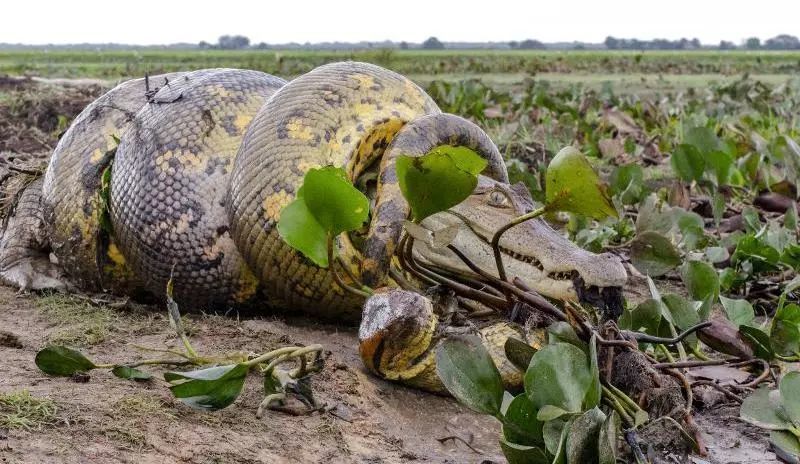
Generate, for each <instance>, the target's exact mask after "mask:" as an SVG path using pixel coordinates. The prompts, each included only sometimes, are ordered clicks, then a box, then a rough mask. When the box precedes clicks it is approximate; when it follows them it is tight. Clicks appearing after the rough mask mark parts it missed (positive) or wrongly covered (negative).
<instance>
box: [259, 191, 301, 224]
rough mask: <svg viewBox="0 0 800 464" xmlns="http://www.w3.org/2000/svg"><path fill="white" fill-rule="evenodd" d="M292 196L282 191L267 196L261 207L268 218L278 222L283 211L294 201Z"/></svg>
mask: <svg viewBox="0 0 800 464" xmlns="http://www.w3.org/2000/svg"><path fill="white" fill-rule="evenodd" d="M292 199H293V198H292V196H291V195H289V194H288V193H286V190H281V191H280V192H278V193H273V194H272V195H267V196H266V197H265V198H264V201H263V203H262V205H261V208H262V209H263V210H264V214H265V215H266V217H267V218H269V219H272V220H273V221H277V220H278V219H279V218H280V216H281V210H283V207H284V206H286V205H288V204H289V203H290V202H291V201H292Z"/></svg>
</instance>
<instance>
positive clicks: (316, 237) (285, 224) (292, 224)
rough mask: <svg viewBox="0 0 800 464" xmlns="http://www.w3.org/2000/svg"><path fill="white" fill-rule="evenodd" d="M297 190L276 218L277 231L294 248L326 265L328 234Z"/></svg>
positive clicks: (318, 264)
mask: <svg viewBox="0 0 800 464" xmlns="http://www.w3.org/2000/svg"><path fill="white" fill-rule="evenodd" d="M302 192H303V189H302V188H301V189H300V190H299V191H298V194H297V198H295V199H294V201H292V202H291V203H289V204H288V205H286V207H284V208H283V211H281V217H280V219H279V220H278V233H279V234H280V236H281V238H283V240H284V241H285V242H286V243H287V244H289V246H291V247H292V248H294V249H295V250H298V251H299V252H301V253H303V255H305V257H306V258H308V259H310V260H311V261H313V262H314V264H316V265H317V266H319V267H323V268H327V267H328V243H327V240H328V236H327V234H326V232H325V229H324V228H323V227H322V226H321V225H320V224H319V222H317V220H316V219H315V218H314V215H312V214H311V211H309V209H308V206H307V205H306V202H305V200H304V199H303V196H302Z"/></svg>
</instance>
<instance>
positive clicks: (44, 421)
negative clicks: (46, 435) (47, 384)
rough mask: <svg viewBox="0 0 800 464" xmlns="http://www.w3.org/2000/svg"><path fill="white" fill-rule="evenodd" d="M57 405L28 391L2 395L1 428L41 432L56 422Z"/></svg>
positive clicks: (0, 399) (0, 400) (0, 397)
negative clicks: (43, 428)
mask: <svg viewBox="0 0 800 464" xmlns="http://www.w3.org/2000/svg"><path fill="white" fill-rule="evenodd" d="M56 410H57V408H56V403H55V401H53V400H51V399H50V398H39V397H35V396H33V395H31V394H30V392H29V391H27V390H19V391H15V392H10V393H2V394H0V427H2V428H7V429H11V430H14V429H21V430H29V431H30V430H40V429H41V428H42V427H44V426H46V425H51V424H53V423H54V422H55V420H56Z"/></svg>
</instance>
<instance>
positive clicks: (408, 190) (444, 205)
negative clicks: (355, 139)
mask: <svg viewBox="0 0 800 464" xmlns="http://www.w3.org/2000/svg"><path fill="white" fill-rule="evenodd" d="M486 164H487V161H486V160H485V159H483V158H481V157H480V156H479V155H478V154H477V153H475V152H474V151H473V150H470V149H469V148H466V147H453V146H440V147H436V148H434V149H433V150H431V151H430V152H429V153H427V154H425V155H424V156H420V157H410V156H405V155H401V156H399V157H398V158H397V165H396V168H397V179H398V181H399V183H400V191H401V192H402V193H403V196H404V197H405V199H406V201H408V204H409V205H410V206H411V212H412V215H413V217H414V221H415V222H419V221H421V220H423V219H425V218H426V217H428V216H430V215H431V214H435V213H438V212H440V211H445V210H447V209H449V208H452V207H453V206H455V205H457V204H459V203H461V202H462V201H464V199H466V198H467V197H468V196H469V195H470V194H471V193H472V191H473V190H475V186H476V185H478V174H480V173H481V171H483V170H484V168H486Z"/></svg>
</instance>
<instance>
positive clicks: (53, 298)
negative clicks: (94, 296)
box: [35, 294, 119, 346]
mask: <svg viewBox="0 0 800 464" xmlns="http://www.w3.org/2000/svg"><path fill="white" fill-rule="evenodd" d="M35 301H36V306H37V307H38V308H39V310H40V311H41V312H42V313H43V314H44V316H45V317H46V318H47V320H48V321H49V322H50V323H52V324H53V325H55V326H58V327H59V330H57V331H56V332H54V333H52V334H51V335H50V336H49V337H48V341H49V342H50V343H51V344H55V345H74V346H88V345H96V344H98V343H102V342H103V341H105V339H106V338H107V337H108V334H109V333H110V332H111V331H112V330H113V326H114V325H115V323H116V322H118V320H119V315H118V314H116V313H115V311H114V310H113V309H111V308H108V307H106V306H93V305H91V304H90V303H88V302H86V301H83V300H80V299H78V298H75V297H70V296H67V295H60V294H51V295H45V296H43V297H41V298H37V299H36V300H35Z"/></svg>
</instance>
